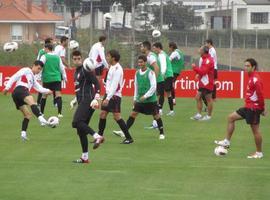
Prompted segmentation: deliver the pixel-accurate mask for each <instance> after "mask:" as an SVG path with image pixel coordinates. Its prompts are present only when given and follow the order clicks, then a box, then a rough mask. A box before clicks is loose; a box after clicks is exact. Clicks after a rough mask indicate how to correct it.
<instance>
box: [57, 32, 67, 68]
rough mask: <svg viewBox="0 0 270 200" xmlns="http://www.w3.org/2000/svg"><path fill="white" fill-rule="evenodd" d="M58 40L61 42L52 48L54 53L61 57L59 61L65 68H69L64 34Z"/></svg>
mask: <svg viewBox="0 0 270 200" xmlns="http://www.w3.org/2000/svg"><path fill="white" fill-rule="evenodd" d="M60 42H61V44H59V45H57V46H56V47H55V48H54V54H55V55H57V56H59V57H60V58H61V61H62V63H63V64H64V66H65V67H66V68H70V67H69V66H68V62H67V61H66V48H67V46H68V38H67V37H66V36H62V37H61V39H60Z"/></svg>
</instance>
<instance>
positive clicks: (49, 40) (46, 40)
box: [44, 37, 52, 44]
mask: <svg viewBox="0 0 270 200" xmlns="http://www.w3.org/2000/svg"><path fill="white" fill-rule="evenodd" d="M51 41H52V38H50V37H49V38H46V39H45V40H44V44H50V43H51Z"/></svg>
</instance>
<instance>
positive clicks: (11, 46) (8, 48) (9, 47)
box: [3, 42, 18, 52]
mask: <svg viewBox="0 0 270 200" xmlns="http://www.w3.org/2000/svg"><path fill="white" fill-rule="evenodd" d="M3 49H4V51H5V52H13V51H16V50H17V49H18V43H17V42H7V43H5V44H4V47H3Z"/></svg>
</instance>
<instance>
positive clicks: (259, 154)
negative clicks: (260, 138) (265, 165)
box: [247, 152, 263, 159]
mask: <svg viewBox="0 0 270 200" xmlns="http://www.w3.org/2000/svg"><path fill="white" fill-rule="evenodd" d="M247 158H255V159H257V158H259V159H260V158H263V153H262V152H255V153H254V154H251V155H249V156H247Z"/></svg>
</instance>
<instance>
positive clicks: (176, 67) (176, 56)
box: [169, 42, 185, 105]
mask: <svg viewBox="0 0 270 200" xmlns="http://www.w3.org/2000/svg"><path fill="white" fill-rule="evenodd" d="M169 52H170V61H171V63H172V69H173V88H172V98H173V104H174V105H176V101H175V81H176V80H177V77H178V76H179V74H180V73H181V71H182V70H183V69H184V68H185V66H184V54H183V52H182V51H180V50H179V49H178V48H177V45H176V43H175V42H170V43H169Z"/></svg>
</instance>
